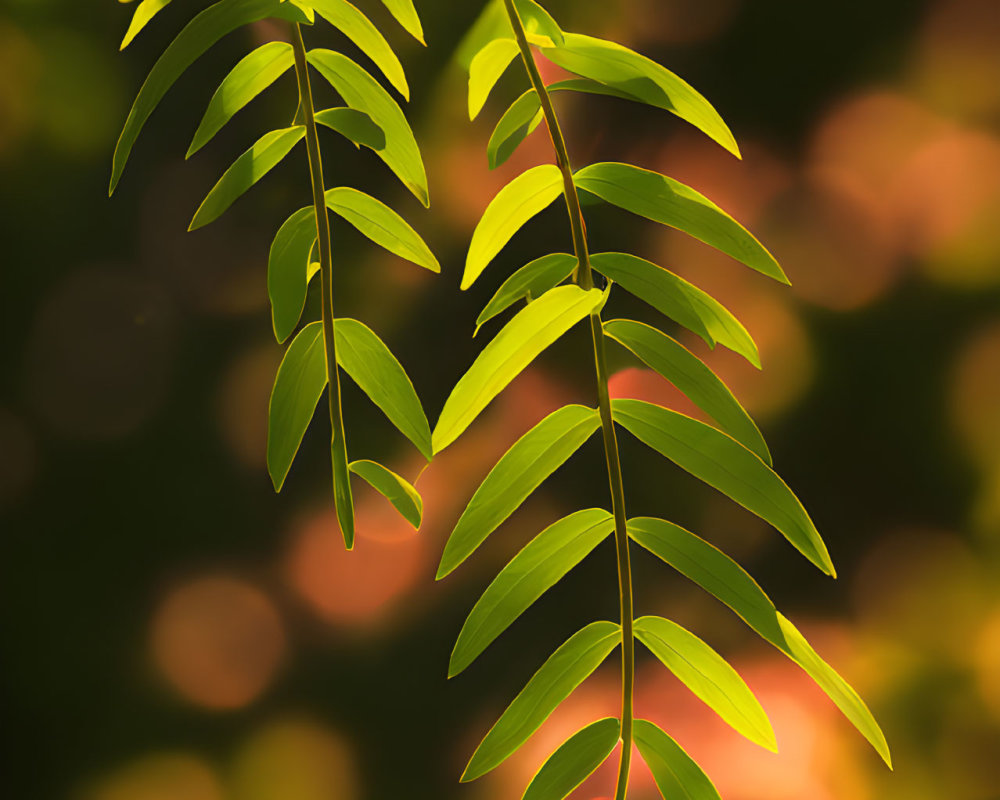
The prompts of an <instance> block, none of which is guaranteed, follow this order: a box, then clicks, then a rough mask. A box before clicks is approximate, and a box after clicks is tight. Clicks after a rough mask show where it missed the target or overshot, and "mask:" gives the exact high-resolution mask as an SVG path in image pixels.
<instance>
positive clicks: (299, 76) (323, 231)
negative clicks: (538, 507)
mask: <svg viewBox="0 0 1000 800" xmlns="http://www.w3.org/2000/svg"><path fill="white" fill-rule="evenodd" d="M292 49H293V51H294V53H295V78H296V80H297V82H298V87H299V112H298V113H299V115H300V116H301V119H302V121H303V123H304V124H305V126H306V149H307V152H308V155H309V175H310V178H311V179H312V195H313V207H314V209H315V211H316V238H317V241H318V242H319V263H320V284H321V291H322V297H323V300H322V303H321V304H320V305H321V307H322V314H323V343H324V345H325V350H326V375H327V379H328V382H329V389H330V391H329V393H328V399H329V406H330V427H331V429H332V438H331V448H332V449H333V451H334V459H333V460H334V469H336V464H337V463H338V460H342V461H343V463H345V464H346V462H347V444H346V439H345V435H344V412H343V409H342V407H341V402H340V370H339V369H338V368H337V339H336V336H335V335H334V320H335V319H336V317H335V315H334V311H333V249H332V244H331V237H330V217H329V216H328V214H327V210H326V188H325V185H324V180H323V159H322V157H321V155H320V149H319V134H318V132H317V130H316V112H315V108H314V107H313V97H312V86H311V85H310V83H309V65H308V63H307V61H306V47H305V43H304V42H303V41H302V29H301V27H299V24H298V23H294V24H293V25H292ZM338 450H339V451H340V452H339V453H338V452H337V451H338ZM338 456H340V457H341V458H340V459H339V458H338ZM334 496H335V497H336V496H338V495H337V491H336V485H335V487H334ZM340 505H341V503H340V502H338V513H346V511H347V510H346V509H341V508H339V506H340ZM341 527H343V524H342V525H341ZM344 533H345V535H346V534H347V531H345V532H344ZM351 544H352V542H348V548H350V546H351Z"/></svg>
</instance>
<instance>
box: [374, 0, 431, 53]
mask: <svg viewBox="0 0 1000 800" xmlns="http://www.w3.org/2000/svg"><path fill="white" fill-rule="evenodd" d="M382 5H384V6H385V7H386V8H387V9H389V13H390V14H392V16H394V17H395V18H396V21H397V22H398V23H399V24H400V25H402V26H403V28H404V29H405V30H406V32H407V33H409V34H410V36H412V37H413V38H414V39H416V40H417V41H418V42H420V44H425V42H424V29H423V27H422V26H421V25H420V17H419V16H418V15H417V9H415V8H414V7H413V0H382Z"/></svg>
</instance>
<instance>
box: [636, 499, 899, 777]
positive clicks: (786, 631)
mask: <svg viewBox="0 0 1000 800" xmlns="http://www.w3.org/2000/svg"><path fill="white" fill-rule="evenodd" d="M628 533H629V536H630V537H631V538H632V539H633V540H634V541H635V542H637V543H638V544H640V545H641V546H642V547H645V548H646V549H647V550H649V551H650V552H651V553H653V554H654V555H656V556H659V557H660V558H661V559H663V560H664V561H665V562H666V563H667V564H669V565H670V566H671V567H673V568H674V569H676V570H677V571H678V572H680V573H681V574H682V575H684V576H685V577H687V578H689V579H690V580H692V581H694V582H695V583H697V584H698V585H699V586H701V587H702V588H703V589H704V590H705V591H707V592H708V593H709V594H711V595H713V596H714V597H716V598H717V599H718V600H720V601H721V602H723V603H725V604H726V605H727V606H729V607H730V608H731V609H732V610H733V611H735V612H736V613H737V614H738V615H739V616H740V617H741V618H742V619H743V621H744V622H746V623H747V625H749V626H750V628H752V629H753V630H754V631H755V632H756V633H757V634H758V635H759V636H761V637H762V638H763V639H764V640H766V641H768V642H770V643H771V644H772V645H774V646H775V647H776V648H778V649H779V650H780V651H781V652H782V653H784V654H785V655H786V656H788V657H789V658H790V659H791V660H792V661H794V662H795V663H796V664H798V665H799V666H800V667H802V669H803V670H805V671H806V673H808V675H809V676H810V677H811V678H812V679H813V680H814V681H815V682H816V684H817V685H818V686H819V687H820V688H821V689H822V690H823V691H824V692H826V694H827V695H828V696H829V697H830V699H832V700H833V702H834V703H835V704H836V705H837V707H838V708H839V709H840V710H841V711H842V712H843V714H844V716H846V717H847V719H848V720H850V721H851V723H852V724H853V725H854V727H855V728H857V729H858V730H859V731H860V732H861V733H862V735H864V737H865V738H866V739H867V740H868V741H869V742H870V743H871V745H872V746H873V747H874V748H875V750H876V751H878V753H879V755H881V756H882V758H883V759H884V760H885V762H886V764H888V765H889V766H892V762H891V758H890V755H889V747H888V745H887V744H886V741H885V736H883V734H882V731H881V729H880V728H879V726H878V723H877V722H876V721H875V719H874V717H872V714H871V712H870V711H869V710H868V707H867V706H866V705H865V703H864V701H863V700H862V699H861V698H860V697H859V696H858V694H857V692H855V691H854V689H853V688H851V686H850V685H849V684H848V683H847V682H846V681H845V680H844V679H843V678H842V677H841V676H840V675H839V674H838V673H837V672H836V670H834V669H833V667H831V666H830V665H829V664H827V663H826V662H825V661H823V659H822V658H821V657H820V656H819V654H817V653H816V651H815V650H814V649H813V648H812V646H811V645H810V644H809V643H808V642H807V641H806V640H805V638H804V637H803V636H802V634H801V633H799V631H798V629H797V628H796V627H795V626H794V625H793V624H792V623H791V622H790V621H789V620H788V619H786V618H785V617H784V616H783V615H782V614H780V613H778V611H777V609H775V607H774V604H773V603H772V602H771V599H770V598H769V597H768V596H767V595H766V594H765V593H764V591H763V590H762V589H761V588H760V586H759V585H758V584H757V582H756V581H755V580H754V579H753V578H751V577H750V576H749V575H748V574H747V573H746V571H745V570H744V569H743V568H742V567H741V566H740V565H739V564H737V563H736V562H735V561H733V560H732V559H731V558H730V557H729V556H727V555H726V554H725V553H723V552H721V551H720V550H718V549H717V548H716V547H713V546H712V545H711V544H709V543H708V542H706V541H705V540H704V539H701V538H700V537H698V536H695V535H694V534H693V533H690V532H689V531H686V530H684V529H683V528H681V527H680V526H678V525H674V524H673V523H671V522H666V521H665V520H662V519H653V518H651V517H639V518H635V519H630V520H629V521H628Z"/></svg>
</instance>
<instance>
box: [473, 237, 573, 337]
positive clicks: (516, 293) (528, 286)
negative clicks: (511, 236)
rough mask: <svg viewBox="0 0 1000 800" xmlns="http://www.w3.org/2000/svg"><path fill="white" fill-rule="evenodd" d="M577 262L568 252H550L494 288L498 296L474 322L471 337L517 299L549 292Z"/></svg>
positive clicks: (534, 296)
mask: <svg viewBox="0 0 1000 800" xmlns="http://www.w3.org/2000/svg"><path fill="white" fill-rule="evenodd" d="M576 263H577V261H576V256H571V255H569V254H568V253H552V254H551V255H547V256H542V257H541V258H536V259H535V260H534V261H532V262H530V263H528V264H525V265H524V266H523V267H521V268H520V269H519V270H517V272H515V273H514V274H513V275H511V276H510V277H509V278H508V279H507V280H505V281H504V282H503V284H502V285H501V286H500V288H499V289H497V293H496V294H495V295H493V297H492V298H491V299H490V301H489V302H488V303H487V304H486V307H485V308H484V309H483V311H482V313H481V314H480V315H479V318H478V319H477V320H476V331H475V333H473V334H472V335H473V336H475V335H476V334H477V333H479V329H480V328H481V327H482V325H483V323H484V322H487V321H488V320H491V319H493V317H495V316H496V315H497V314H499V313H500V312H502V311H504V310H506V309H508V308H510V306H512V305H513V304H514V303H516V302H517V301H518V300H522V299H524V298H529V299H534V298H536V297H541V296H542V295H543V294H545V292H547V291H548V290H549V289H552V288H554V287H555V286H557V285H558V284H560V283H562V282H563V281H564V280H566V278H568V277H569V276H570V275H572V274H573V270H574V269H576Z"/></svg>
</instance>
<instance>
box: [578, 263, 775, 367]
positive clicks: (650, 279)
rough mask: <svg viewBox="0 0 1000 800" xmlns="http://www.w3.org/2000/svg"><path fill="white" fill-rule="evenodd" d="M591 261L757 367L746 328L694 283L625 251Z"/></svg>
mask: <svg viewBox="0 0 1000 800" xmlns="http://www.w3.org/2000/svg"><path fill="white" fill-rule="evenodd" d="M590 262H591V265H592V266H593V267H594V269H596V270H597V271H598V272H600V273H601V274H602V275H603V276H604V277H606V278H610V279H611V280H613V281H614V282H615V283H617V284H618V285H619V286H621V287H622V288H623V289H625V291H627V292H629V293H630V294H632V295H635V296H636V297H638V298H639V299H640V300H642V301H643V302H646V303H649V305H651V306H652V307H653V308H655V309H656V310H657V311H659V312H660V313H661V314H663V315H665V316H667V317H670V319H672V320H674V321H675V322H677V323H679V324H680V325H683V326H684V327H685V328H687V329H688V330H689V331H691V332H693V333H696V334H698V335H699V336H700V337H701V338H702V339H704V340H705V341H706V342H708V344H709V346H711V347H714V346H715V344H716V343H718V344H721V345H722V346H723V347H728V348H729V349H730V350H732V351H733V352H734V353H739V354H740V355H741V356H743V357H744V358H745V359H746V360H747V361H749V362H750V363H751V364H753V365H754V366H755V367H757V368H758V369H759V368H760V353H759V352H758V351H757V345H756V344H755V343H754V340H753V338H752V337H751V336H750V334H749V333H747V329H746V328H744V327H743V325H742V324H741V323H740V321H739V320H738V319H736V317H734V316H733V315H732V313H731V312H730V311H729V309H727V308H726V307H725V306H723V305H722V304H721V303H720V302H718V301H717V300H716V299H715V298H713V297H712V296H711V295H709V294H707V293H706V292H703V291H702V290H701V289H699V288H698V287H697V286H694V285H692V284H690V283H688V282H687V281H686V280H684V279H683V278H680V277H678V276H677V275H674V274H673V273H672V272H669V271H668V270H665V269H663V268H662V267H659V266H657V265H656V264H653V263H651V262H649V261H646V259H644V258H639V257H638V256H633V255H629V254H628V253H596V254H594V255H593V256H591V259H590Z"/></svg>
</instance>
